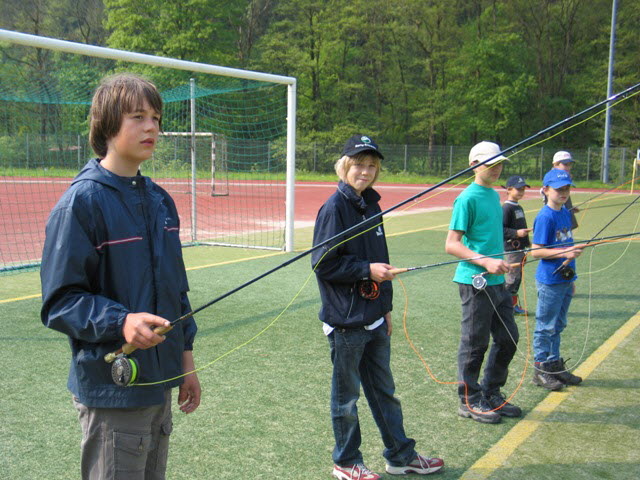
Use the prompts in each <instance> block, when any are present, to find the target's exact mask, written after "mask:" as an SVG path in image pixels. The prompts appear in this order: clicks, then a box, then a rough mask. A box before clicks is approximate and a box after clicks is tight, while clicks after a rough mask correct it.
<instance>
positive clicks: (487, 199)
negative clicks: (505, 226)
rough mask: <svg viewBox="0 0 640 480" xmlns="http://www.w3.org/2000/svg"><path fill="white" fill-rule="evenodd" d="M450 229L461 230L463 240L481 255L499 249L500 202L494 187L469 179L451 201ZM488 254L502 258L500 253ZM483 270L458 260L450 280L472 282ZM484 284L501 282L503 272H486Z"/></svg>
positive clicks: (495, 251)
mask: <svg viewBox="0 0 640 480" xmlns="http://www.w3.org/2000/svg"><path fill="white" fill-rule="evenodd" d="M449 229H450V230H460V231H463V232H464V236H463V237H462V244H463V245H464V246H465V247H467V248H469V249H470V250H472V251H474V252H476V253H478V256H480V255H492V254H499V253H500V252H502V246H503V241H504V237H503V234H502V206H501V205H500V195H498V192H496V191H495V190H494V189H493V188H489V187H483V186H482V185H478V184H477V183H475V182H474V183H472V184H471V185H469V186H468V187H467V188H465V189H464V190H463V192H462V193H461V194H460V195H458V198H456V199H455V201H454V202H453V213H452V214H451V223H450V224H449ZM491 258H498V259H501V258H502V255H496V256H492V257H491ZM482 272H486V270H485V269H484V268H482V267H480V266H478V265H476V264H473V263H470V262H460V263H458V267H457V268H456V273H455V275H454V277H453V281H454V282H457V283H466V284H469V285H470V284H471V283H472V281H473V278H472V277H473V275H476V274H478V273H482ZM485 278H486V279H487V285H500V284H502V283H504V275H492V274H487V275H485Z"/></svg>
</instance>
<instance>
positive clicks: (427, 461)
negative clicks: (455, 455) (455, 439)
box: [416, 454, 433, 468]
mask: <svg viewBox="0 0 640 480" xmlns="http://www.w3.org/2000/svg"><path fill="white" fill-rule="evenodd" d="M416 459H417V460H418V463H420V468H431V462H432V461H433V459H432V458H428V457H424V456H422V455H420V454H418V456H417V457H416Z"/></svg>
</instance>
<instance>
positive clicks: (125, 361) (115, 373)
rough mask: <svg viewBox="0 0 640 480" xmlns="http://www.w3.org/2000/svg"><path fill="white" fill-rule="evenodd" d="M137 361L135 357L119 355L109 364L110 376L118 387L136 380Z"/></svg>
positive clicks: (132, 383)
mask: <svg viewBox="0 0 640 480" xmlns="http://www.w3.org/2000/svg"><path fill="white" fill-rule="evenodd" d="M138 372H139V369H138V362H137V361H136V359H135V358H129V357H126V356H124V355H119V356H118V357H117V358H116V359H115V360H114V361H113V363H112V364H111V378H112V380H113V381H114V383H115V384H116V385H118V386H119V387H128V386H129V385H134V384H135V383H136V382H137V381H138Z"/></svg>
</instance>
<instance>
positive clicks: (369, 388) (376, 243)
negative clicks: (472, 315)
mask: <svg viewBox="0 0 640 480" xmlns="http://www.w3.org/2000/svg"><path fill="white" fill-rule="evenodd" d="M382 158H383V156H382V154H381V153H380V151H379V149H378V146H377V145H376V143H375V142H374V141H373V140H371V138H369V137H368V136H366V135H354V136H352V137H351V138H350V139H349V140H348V141H347V143H346V145H345V147H344V150H343V155H342V157H341V158H340V159H339V160H338V161H337V162H336V165H335V170H336V173H337V174H338V177H339V178H340V182H339V184H338V190H337V191H336V192H335V193H334V194H333V195H332V196H331V197H329V199H328V200H327V202H326V203H325V204H324V205H323V206H322V207H321V208H320V211H319V212H318V217H317V219H316V223H315V229H314V234H313V244H314V245H318V244H320V243H322V242H323V241H325V240H327V239H329V238H332V237H334V236H336V235H338V234H339V233H341V232H343V231H344V230H347V229H348V228H350V227H353V226H355V225H357V224H359V223H361V222H364V223H363V225H362V226H361V227H359V228H358V229H356V230H355V231H353V232H351V233H350V234H349V236H348V240H347V237H346V236H345V237H344V238H339V239H337V240H335V241H333V242H330V243H329V244H327V245H324V246H323V247H321V248H319V249H317V250H315V251H314V252H313V255H312V264H313V267H314V271H315V273H316V277H317V280H318V287H319V289H320V298H321V300H322V307H321V309H320V313H319V317H320V320H321V321H322V322H323V330H324V333H325V335H327V338H328V340H329V347H330V353H331V361H332V363H333V377H332V382H331V418H332V422H333V431H334V436H335V447H334V450H333V461H334V464H335V465H334V468H333V472H332V473H333V476H334V477H336V478H338V479H340V480H352V479H359V480H377V479H379V478H381V477H380V475H378V474H376V473H374V472H372V471H371V470H369V469H368V468H367V467H366V466H365V465H364V462H363V458H362V453H361V452H360V443H361V438H360V423H359V420H358V410H357V406H356V402H357V400H358V398H359V396H360V386H361V385H362V388H363V390H364V394H365V396H366V398H367V401H368V403H369V407H370V408H371V412H372V414H373V418H374V420H375V421H376V424H377V425H378V429H379V430H380V434H381V436H382V440H383V442H384V445H385V449H384V452H383V455H384V457H385V459H386V471H387V473H390V474H405V473H418V474H423V475H424V474H429V473H433V472H436V471H438V470H440V469H441V468H442V467H443V466H444V463H443V462H442V460H441V459H439V458H427V457H423V456H422V455H419V454H418V453H417V452H416V451H415V448H414V447H415V441H414V440H413V439H410V438H407V436H406V435H405V432H404V427H403V420H402V409H401V407H400V402H399V400H398V399H397V398H395V396H394V392H395V384H394V381H393V375H392V373H391V368H390V338H389V337H390V335H391V331H392V323H391V309H392V295H393V289H392V286H391V280H393V278H394V275H393V273H392V272H391V269H392V268H393V267H392V266H391V265H389V252H388V250H387V242H386V239H385V234H384V226H383V224H382V217H380V216H377V217H376V215H378V214H379V213H380V212H381V210H380V206H379V205H378V201H379V200H380V195H378V193H377V192H376V191H375V190H374V189H373V188H372V186H373V184H374V183H375V181H376V180H377V178H378V174H379V173H380V160H381V159H382ZM372 217H376V218H372ZM367 219H371V220H369V221H367ZM345 240H346V241H345Z"/></svg>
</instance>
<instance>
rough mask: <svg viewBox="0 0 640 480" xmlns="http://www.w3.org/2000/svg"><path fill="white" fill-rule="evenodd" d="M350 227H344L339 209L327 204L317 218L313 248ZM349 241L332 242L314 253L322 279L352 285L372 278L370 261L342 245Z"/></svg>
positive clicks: (315, 269) (317, 272)
mask: <svg viewBox="0 0 640 480" xmlns="http://www.w3.org/2000/svg"><path fill="white" fill-rule="evenodd" d="M349 227H350V226H349V225H345V224H344V222H343V221H342V219H341V218H340V215H339V213H338V211H337V209H335V208H327V205H324V206H323V207H322V208H321V209H320V212H318V217H317V218H316V224H315V228H314V230H313V245H314V246H315V245H318V244H320V243H322V242H323V241H325V240H326V239H328V238H332V237H334V236H336V235H337V234H339V233H340V232H343V231H344V230H346V229H347V228H349ZM345 238H346V237H345ZM345 238H339V239H337V240H335V241H333V242H329V243H328V244H327V245H324V246H322V247H320V248H318V249H317V250H314V252H313V253H312V256H311V264H312V266H313V268H314V271H315V273H316V275H317V276H318V277H319V278H321V279H323V280H326V281H328V282H336V283H352V282H355V281H357V280H361V279H366V278H369V273H370V270H369V261H368V260H363V259H362V258H359V257H358V256H356V255H355V254H353V253H349V252H348V250H347V248H346V247H345V244H344V243H342V242H344V240H345Z"/></svg>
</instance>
